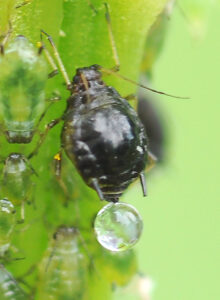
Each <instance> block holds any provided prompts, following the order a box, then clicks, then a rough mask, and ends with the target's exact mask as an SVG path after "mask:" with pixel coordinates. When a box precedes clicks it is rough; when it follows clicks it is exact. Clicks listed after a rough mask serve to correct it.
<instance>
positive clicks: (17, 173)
mask: <svg viewBox="0 0 220 300" xmlns="http://www.w3.org/2000/svg"><path fill="white" fill-rule="evenodd" d="M33 172H34V171H33V170H32V169H31V167H30V166H29V164H28V160H27V159H26V157H25V156H24V155H22V154H20V153H11V154H10V155H9V156H8V157H7V158H6V160H5V163H4V168H3V179H2V194H3V196H4V198H7V199H8V200H10V201H11V202H12V203H13V205H14V206H15V208H16V209H17V208H20V207H21V218H22V220H23V219H24V204H25V202H26V201H27V200H29V199H30V198H31V195H32V192H33V187H34V183H33V182H32V180H31V175H32V174H33Z"/></svg>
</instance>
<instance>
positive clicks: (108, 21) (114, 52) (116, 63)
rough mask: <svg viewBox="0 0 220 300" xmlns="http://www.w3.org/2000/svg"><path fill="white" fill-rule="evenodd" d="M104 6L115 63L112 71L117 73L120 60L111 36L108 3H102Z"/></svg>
mask: <svg viewBox="0 0 220 300" xmlns="http://www.w3.org/2000/svg"><path fill="white" fill-rule="evenodd" d="M104 6H105V10H106V12H105V18H106V22H107V27H108V35H109V40H110V43H111V47H112V52H113V58H114V61H115V66H114V68H113V69H114V70H115V72H117V71H119V69H120V60H119V56H118V51H117V47H116V43H115V38H114V35H113V31H112V22H111V16H110V13H109V6H108V3H106V2H105V3H104Z"/></svg>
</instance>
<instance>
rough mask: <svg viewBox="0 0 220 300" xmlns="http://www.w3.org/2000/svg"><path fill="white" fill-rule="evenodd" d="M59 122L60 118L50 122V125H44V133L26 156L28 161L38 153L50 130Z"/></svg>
mask: <svg viewBox="0 0 220 300" xmlns="http://www.w3.org/2000/svg"><path fill="white" fill-rule="evenodd" d="M61 120H62V118H57V119H54V120H52V121H51V122H50V123H48V124H47V125H46V129H45V131H44V132H43V134H42V135H41V137H40V139H39V141H38V143H37V145H36V147H35V149H34V150H33V151H32V152H31V153H30V154H29V155H28V157H27V158H28V159H30V158H32V157H33V156H34V155H36V154H37V153H38V150H39V148H40V147H41V145H42V144H43V142H44V140H45V138H46V136H47V134H48V132H49V131H50V129H52V128H53V127H54V126H56V125H57V124H58V123H59V122H60V121H61Z"/></svg>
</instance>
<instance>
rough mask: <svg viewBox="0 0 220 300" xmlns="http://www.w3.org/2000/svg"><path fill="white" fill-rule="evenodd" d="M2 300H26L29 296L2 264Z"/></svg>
mask: <svg viewBox="0 0 220 300" xmlns="http://www.w3.org/2000/svg"><path fill="white" fill-rule="evenodd" d="M0 299H1V300H26V299H29V298H28V296H27V294H26V293H25V292H24V291H23V289H22V288H21V287H20V286H19V284H18V282H17V281H16V280H15V279H14V277H13V276H12V274H11V273H9V272H8V271H7V270H6V269H5V267H4V266H3V265H2V264H0Z"/></svg>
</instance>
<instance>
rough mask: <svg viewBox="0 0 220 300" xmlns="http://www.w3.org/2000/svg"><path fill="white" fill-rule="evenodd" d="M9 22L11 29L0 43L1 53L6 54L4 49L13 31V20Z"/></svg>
mask: <svg viewBox="0 0 220 300" xmlns="http://www.w3.org/2000/svg"><path fill="white" fill-rule="evenodd" d="M8 24H9V29H8V32H7V33H6V35H5V36H4V38H3V41H2V42H1V43H0V54H1V55H4V52H5V51H4V50H5V45H6V44H7V42H8V40H9V37H10V35H11V33H12V26H11V22H9V23H8Z"/></svg>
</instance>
